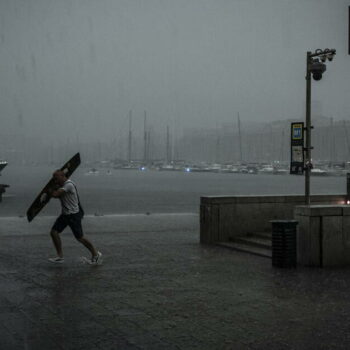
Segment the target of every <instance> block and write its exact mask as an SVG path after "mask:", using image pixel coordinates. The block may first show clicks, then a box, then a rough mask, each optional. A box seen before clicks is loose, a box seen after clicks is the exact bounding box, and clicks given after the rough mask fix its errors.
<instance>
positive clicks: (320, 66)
mask: <svg viewBox="0 0 350 350" xmlns="http://www.w3.org/2000/svg"><path fill="white" fill-rule="evenodd" d="M326 69H327V67H326V65H325V64H324V63H322V62H320V61H319V60H318V59H315V60H313V63H312V65H311V69H310V71H311V73H312V77H313V78H314V80H317V81H318V80H321V79H322V74H323V73H324V72H325V71H326Z"/></svg>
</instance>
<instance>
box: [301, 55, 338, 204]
mask: <svg viewBox="0 0 350 350" xmlns="http://www.w3.org/2000/svg"><path fill="white" fill-rule="evenodd" d="M335 53H336V50H335V49H331V50H330V49H324V50H320V49H317V50H316V51H315V52H314V53H312V52H311V51H308V52H307V54H306V77H305V79H306V118H305V132H306V139H305V141H306V142H305V143H306V145H305V148H304V151H305V204H307V205H310V175H311V169H312V158H311V150H312V146H311V130H312V128H313V126H312V125H311V75H312V77H313V78H314V80H317V81H318V80H321V79H322V74H323V73H324V72H325V71H326V65H325V64H324V62H326V60H327V59H328V61H332V60H333V57H334V56H335Z"/></svg>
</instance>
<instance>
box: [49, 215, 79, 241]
mask: <svg viewBox="0 0 350 350" xmlns="http://www.w3.org/2000/svg"><path fill="white" fill-rule="evenodd" d="M67 226H69V227H70V229H71V230H72V232H73V234H74V236H75V238H81V237H83V235H84V233H83V228H82V226H81V214H80V213H76V214H69V215H63V214H61V215H60V216H59V217H58V218H57V219H56V221H55V223H54V225H53V226H52V230H54V231H56V232H58V233H61V232H62V231H63V230H64V229H65V228H66V227H67Z"/></svg>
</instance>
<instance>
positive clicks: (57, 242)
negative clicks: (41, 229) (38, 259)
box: [50, 230, 63, 258]
mask: <svg viewBox="0 0 350 350" xmlns="http://www.w3.org/2000/svg"><path fill="white" fill-rule="evenodd" d="M50 234H51V238H52V242H53V245H54V246H55V249H56V252H57V256H59V257H60V258H63V252H62V243H61V237H60V234H59V233H58V232H57V231H55V230H51V232H50Z"/></svg>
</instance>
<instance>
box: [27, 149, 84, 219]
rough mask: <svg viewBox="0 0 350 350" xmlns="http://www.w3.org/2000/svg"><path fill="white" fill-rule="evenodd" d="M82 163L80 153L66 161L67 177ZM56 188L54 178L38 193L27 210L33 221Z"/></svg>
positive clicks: (64, 169) (63, 169) (65, 171)
mask: <svg viewBox="0 0 350 350" xmlns="http://www.w3.org/2000/svg"><path fill="white" fill-rule="evenodd" d="M79 165H80V153H77V154H75V155H74V156H73V157H72V158H71V159H69V161H68V162H66V163H65V164H64V165H63V166H62V167H61V170H62V171H63V172H64V173H65V175H66V177H67V178H69V177H70V176H71V175H72V174H73V172H74V171H75V169H77V168H78V166H79ZM55 188H56V184H55V183H54V181H53V179H51V180H50V181H49V182H48V183H47V184H46V185H45V186H44V188H43V189H42V190H41V191H40V193H39V194H38V195H37V197H36V198H35V200H34V201H33V203H32V204H31V206H30V207H29V209H28V210H27V219H28V221H29V222H31V221H32V220H33V219H34V218H35V217H36V216H37V215H38V214H39V212H40V211H41V210H42V209H43V208H44V207H45V205H46V204H47V203H48V202H49V201H50V199H51V197H50V195H49V193H50V192H52V190H54V189H55Z"/></svg>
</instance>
